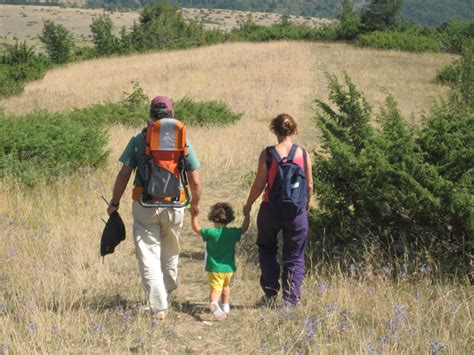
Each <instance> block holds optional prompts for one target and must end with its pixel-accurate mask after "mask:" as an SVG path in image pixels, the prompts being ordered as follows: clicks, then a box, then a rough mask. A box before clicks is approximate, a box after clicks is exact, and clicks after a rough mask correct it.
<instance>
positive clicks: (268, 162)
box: [265, 146, 273, 170]
mask: <svg viewBox="0 0 474 355" xmlns="http://www.w3.org/2000/svg"><path fill="white" fill-rule="evenodd" d="M272 148H273V146H269V147H266V148H265V151H266V152H267V156H266V157H265V164H266V166H267V170H270V166H271V165H272V153H271V149H272Z"/></svg>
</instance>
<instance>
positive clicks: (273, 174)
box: [263, 154, 305, 202]
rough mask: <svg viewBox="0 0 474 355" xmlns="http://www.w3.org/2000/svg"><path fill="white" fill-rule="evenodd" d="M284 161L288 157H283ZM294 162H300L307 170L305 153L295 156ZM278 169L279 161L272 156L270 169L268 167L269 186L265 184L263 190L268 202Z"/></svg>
mask: <svg viewBox="0 0 474 355" xmlns="http://www.w3.org/2000/svg"><path fill="white" fill-rule="evenodd" d="M283 161H286V157H285V158H283ZM293 162H295V163H296V164H298V165H299V166H300V167H301V169H303V171H305V168H304V154H301V156H299V157H295V158H294V159H293ZM277 170H278V163H277V162H276V160H275V158H273V157H272V163H271V164H270V169H268V178H267V186H265V190H264V192H263V201H265V202H268V194H269V192H270V189H271V188H272V186H273V182H274V181H275V177H276V174H277Z"/></svg>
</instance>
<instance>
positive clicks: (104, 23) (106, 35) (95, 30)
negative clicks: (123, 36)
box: [90, 15, 118, 56]
mask: <svg viewBox="0 0 474 355" xmlns="http://www.w3.org/2000/svg"><path fill="white" fill-rule="evenodd" d="M113 27H114V24H113V22H112V19H111V18H110V16H109V15H100V16H98V17H94V18H93V19H92V23H91V25H90V29H91V32H92V41H93V42H94V45H95V49H96V51H97V55H99V56H107V55H111V54H113V53H115V52H116V51H117V47H118V40H117V37H115V36H114V34H113V33H112V30H113Z"/></svg>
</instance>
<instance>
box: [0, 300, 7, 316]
mask: <svg viewBox="0 0 474 355" xmlns="http://www.w3.org/2000/svg"><path fill="white" fill-rule="evenodd" d="M5 314H7V306H6V305H4V304H3V303H0V316H3V315H5Z"/></svg>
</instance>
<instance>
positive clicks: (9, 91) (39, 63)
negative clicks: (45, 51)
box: [0, 42, 50, 97]
mask: <svg viewBox="0 0 474 355" xmlns="http://www.w3.org/2000/svg"><path fill="white" fill-rule="evenodd" d="M49 66H50V63H49V60H48V59H47V58H46V57H45V56H44V55H41V54H40V55H37V54H36V53H35V51H34V47H29V46H27V45H26V42H22V43H18V42H16V43H15V44H14V45H13V46H9V47H8V48H7V50H6V52H5V53H4V54H3V56H2V58H1V60H0V97H8V96H11V95H16V94H19V93H21V92H22V91H23V88H24V86H25V82H27V81H31V80H38V79H41V78H42V77H43V76H44V74H45V72H46V70H47V69H48V68H49Z"/></svg>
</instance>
